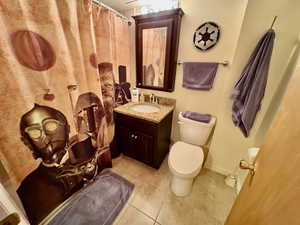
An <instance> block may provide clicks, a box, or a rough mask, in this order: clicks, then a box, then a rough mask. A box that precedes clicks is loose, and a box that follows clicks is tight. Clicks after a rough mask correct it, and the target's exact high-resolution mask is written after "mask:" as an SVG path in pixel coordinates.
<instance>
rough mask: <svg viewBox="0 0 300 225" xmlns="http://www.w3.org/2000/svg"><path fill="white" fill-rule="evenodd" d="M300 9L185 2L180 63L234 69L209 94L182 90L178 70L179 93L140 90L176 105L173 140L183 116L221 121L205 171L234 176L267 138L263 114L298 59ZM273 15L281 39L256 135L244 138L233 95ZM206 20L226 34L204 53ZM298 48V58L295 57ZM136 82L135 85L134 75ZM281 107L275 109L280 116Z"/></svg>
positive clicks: (282, 3) (264, 3)
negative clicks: (197, 41)
mask: <svg viewBox="0 0 300 225" xmlns="http://www.w3.org/2000/svg"><path fill="white" fill-rule="evenodd" d="M271 2H272V4H271ZM287 2H289V3H287ZM291 3H293V4H291ZM299 4H300V2H297V0H293V1H286V0H277V1H276V4H274V2H273V1H271V0H251V1H249V3H248V1H247V0H229V1H219V0H210V1H205V0H184V1H181V8H182V9H183V11H184V12H185V15H184V17H183V20H182V28H181V36H180V43H179V56H178V59H179V60H181V61H203V62H205V61H223V60H228V61H230V65H229V66H227V67H224V66H222V65H220V67H219V69H218V73H217V76H216V80H215V83H214V87H213V89H212V90H211V91H209V92H205V91H193V90H187V89H184V88H182V87H181V85H182V68H181V67H178V68H177V74H176V82H175V91H174V92H172V93H167V92H159V91H152V90H146V89H142V90H141V91H142V92H144V93H154V94H156V95H160V96H165V97H171V98H175V99H176V100H177V106H176V110H175V115H174V116H175V117H174V121H173V129H172V139H173V140H174V141H176V140H178V138H179V137H178V126H177V124H176V121H177V116H178V112H180V111H185V110H190V111H197V112H201V113H210V114H212V115H215V116H216V117H217V119H218V122H217V126H216V129H215V133H214V137H213V140H212V143H211V147H210V152H209V158H208V161H207V163H206V167H208V168H211V169H213V170H215V171H218V172H221V173H224V174H226V173H229V172H232V171H233V170H234V169H235V168H236V165H237V163H238V161H239V160H240V158H241V157H242V155H244V153H245V152H246V150H247V148H248V147H252V146H253V145H256V144H260V140H261V137H263V136H264V134H265V130H267V128H268V126H269V122H268V121H265V122H264V123H263V118H264V115H265V114H266V112H267V110H268V108H269V105H270V103H271V101H272V98H273V96H274V93H275V92H276V91H275V90H276V89H277V88H278V87H279V84H280V82H281V81H282V78H283V77H284V74H287V73H289V71H291V70H292V69H291V68H292V67H293V65H294V64H295V63H293V62H295V58H296V56H297V51H296V50H295V45H296V37H297V36H298V32H297V31H293V30H292V29H291V28H295V27H297V26H296V25H297V21H300V20H299V19H300V14H299V15H298V14H297V9H298V10H299V9H300V5H299ZM123 13H124V14H126V15H127V16H130V15H132V14H133V12H132V11H127V12H123ZM274 15H278V16H279V17H278V20H277V22H276V24H275V26H274V28H275V30H276V33H277V37H276V41H275V48H274V54H273V58H272V65H271V69H270V75H269V82H268V87H267V90H266V96H265V99H264V101H263V107H262V110H261V112H260V113H259V114H258V117H257V120H256V122H255V126H254V129H253V130H252V132H251V136H250V137H249V138H244V137H243V135H242V134H241V132H240V130H239V129H237V128H235V127H234V125H233V123H232V121H231V105H232V102H231V101H230V100H229V96H230V93H231V91H232V88H233V86H234V83H235V82H236V81H237V80H238V78H239V76H240V73H241V70H242V68H243V66H244V65H245V63H246V62H247V60H248V58H249V55H250V53H251V51H252V50H253V48H254V47H255V45H256V43H257V41H258V40H259V38H260V37H261V36H262V35H263V34H264V32H265V31H266V30H267V29H268V27H269V26H270V24H271V22H272V20H273V16H274ZM205 21H215V22H216V23H218V24H219V25H220V27H221V32H222V33H221V38H220V41H219V43H218V44H217V45H216V46H215V47H214V48H213V49H211V50H209V51H207V52H200V51H199V50H197V49H196V48H195V47H194V46H193V44H192V37H193V33H194V31H195V29H196V28H197V27H198V26H199V25H200V24H202V23H203V22H205ZM293 23H294V24H293ZM133 27H134V26H132V28H133ZM299 30H300V29H299ZM132 44H133V46H134V29H132ZM293 49H294V53H295V54H294V57H292V50H293ZM132 51H133V52H132V66H133V68H135V54H134V48H133V49H132ZM287 59H290V61H289V62H288V60H287ZM131 77H132V85H133V86H134V85H135V76H134V74H133V76H131ZM286 80H288V79H286ZM283 90H284V89H283ZM273 101H275V102H278V99H276V98H275V100H273ZM276 108H277V107H275V108H273V109H272V110H273V111H276ZM268 118H269V120H271V119H270V118H272V117H271V116H269V117H268ZM259 127H261V129H262V130H263V129H264V132H257V131H258V130H259V129H258V128H259Z"/></svg>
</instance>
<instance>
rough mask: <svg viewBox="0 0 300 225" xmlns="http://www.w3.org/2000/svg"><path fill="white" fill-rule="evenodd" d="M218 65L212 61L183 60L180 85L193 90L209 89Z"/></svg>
mask: <svg viewBox="0 0 300 225" xmlns="http://www.w3.org/2000/svg"><path fill="white" fill-rule="evenodd" d="M218 65H219V64H218V63H212V62H205V63H204V62H184V63H183V84H182V86H183V87H185V88H188V89H194V90H209V89H211V88H212V86H213V83H214V79H215V76H216V73H217V69H218Z"/></svg>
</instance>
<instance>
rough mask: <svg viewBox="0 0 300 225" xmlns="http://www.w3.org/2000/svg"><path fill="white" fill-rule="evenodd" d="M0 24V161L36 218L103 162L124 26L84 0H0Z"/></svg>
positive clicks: (121, 99) (119, 96)
mask: <svg viewBox="0 0 300 225" xmlns="http://www.w3.org/2000/svg"><path fill="white" fill-rule="evenodd" d="M0 29H1V31H2V32H1V33H2V36H1V39H0V74H1V78H2V80H1V82H0V100H1V105H0V108H1V119H0V126H1V127H2V128H5V129H3V130H2V132H1V133H0V140H1V142H0V159H1V163H2V165H3V167H4V168H5V171H6V172H7V174H8V177H9V179H10V181H11V183H12V184H13V187H14V188H15V190H16V191H17V194H18V196H19V198H20V200H21V202H22V204H23V207H24V209H25V212H26V215H27V217H28V219H29V221H30V223H31V224H38V223H40V222H41V221H42V220H43V219H44V218H45V217H47V216H48V215H49V213H51V211H53V210H54V209H55V208H56V207H57V206H58V205H60V204H61V203H63V202H64V201H65V200H66V199H68V198H69V197H70V196H72V194H74V193H75V192H76V191H78V190H80V189H81V188H82V187H84V186H85V185H87V184H89V183H90V182H93V179H94V178H95V176H97V174H99V173H100V172H101V171H102V170H103V169H104V168H107V167H111V166H112V164H111V150H110V144H111V142H112V141H113V137H114V122H113V108H114V107H116V106H117V105H118V104H123V103H125V102H127V101H128V100H129V99H130V93H129V87H130V85H129V83H128V81H127V79H129V77H126V76H128V75H129V74H130V54H129V31H128V29H129V28H128V23H127V21H125V20H123V19H121V18H119V17H118V16H116V15H115V14H114V13H113V12H111V11H109V10H107V9H105V8H102V7H100V6H99V5H97V4H95V3H93V2H92V0H43V1H34V0H27V1H18V0H12V1H10V2H9V4H8V3H7V1H4V0H0ZM120 34H122V37H119V36H120ZM119 50H120V51H122V53H121V54H118V51H119ZM119 68H123V69H121V70H120V69H119ZM119 71H120V73H119ZM124 75H125V78H124ZM128 93H129V94H128ZM116 100H118V101H116ZM1 182H2V181H1Z"/></svg>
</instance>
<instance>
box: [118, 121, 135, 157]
mask: <svg viewBox="0 0 300 225" xmlns="http://www.w3.org/2000/svg"><path fill="white" fill-rule="evenodd" d="M118 129H119V130H118V131H117V132H118V134H119V135H118V139H119V141H118V145H119V148H121V149H122V152H123V153H124V154H125V155H127V156H130V157H133V158H135V152H134V148H133V147H134V143H133V141H134V136H133V134H132V132H131V131H130V129H129V128H127V127H124V126H119V127H118Z"/></svg>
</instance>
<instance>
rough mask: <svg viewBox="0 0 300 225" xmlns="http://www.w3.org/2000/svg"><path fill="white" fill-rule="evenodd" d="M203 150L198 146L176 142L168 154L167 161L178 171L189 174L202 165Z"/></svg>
mask: <svg viewBox="0 0 300 225" xmlns="http://www.w3.org/2000/svg"><path fill="white" fill-rule="evenodd" d="M203 158H204V154H203V150H202V148H201V147H199V146H195V145H191V144H187V143H184V142H181V141H179V142H176V143H175V144H174V145H173V146H172V148H171V151H170V154H169V163H170V164H171V166H172V167H173V168H174V169H175V170H176V171H177V172H179V173H182V174H189V173H193V172H195V171H196V170H197V169H199V168H200V167H201V166H202V163H203Z"/></svg>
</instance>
